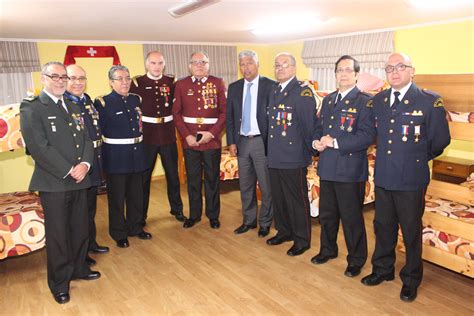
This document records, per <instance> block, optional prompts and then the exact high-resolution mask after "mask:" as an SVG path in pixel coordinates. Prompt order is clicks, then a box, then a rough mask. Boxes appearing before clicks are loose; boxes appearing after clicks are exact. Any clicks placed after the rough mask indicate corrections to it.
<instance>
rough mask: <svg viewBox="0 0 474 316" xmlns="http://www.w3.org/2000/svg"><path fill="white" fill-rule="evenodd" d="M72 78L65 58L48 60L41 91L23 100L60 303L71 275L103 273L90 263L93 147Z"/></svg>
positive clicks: (24, 128) (51, 278)
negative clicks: (72, 97) (70, 95)
mask: <svg viewBox="0 0 474 316" xmlns="http://www.w3.org/2000/svg"><path fill="white" fill-rule="evenodd" d="M68 79H69V78H68V76H67V73H66V68H65V67H64V65H63V64H61V63H58V62H49V63H47V64H46V65H45V66H44V67H43V69H42V72H41V83H42V84H43V86H44V89H43V91H42V92H41V94H40V95H39V97H32V98H28V99H25V100H23V102H22V103H21V106H20V125H21V132H22V135H23V138H24V140H25V144H26V148H27V153H29V154H30V155H31V157H32V158H33V160H34V161H35V169H34V172H33V176H32V178H31V182H30V187H29V189H30V190H31V191H39V194H40V200H41V204H42V206H43V209H44V220H45V229H46V260H47V264H48V285H49V288H50V290H51V292H52V293H53V296H54V299H55V300H56V302H58V303H59V304H64V303H67V302H69V299H70V296H69V285H70V282H71V280H74V279H84V280H94V279H98V278H99V277H100V273H99V272H97V271H91V270H90V269H89V266H88V265H87V263H86V255H87V247H88V231H89V230H88V219H87V200H86V194H87V192H86V189H87V188H88V187H90V186H91V184H90V179H89V176H88V174H87V173H88V172H89V169H90V168H91V166H92V164H93V161H94V151H93V147H92V142H91V140H90V138H89V136H88V135H87V131H86V130H85V129H84V122H83V119H82V116H81V111H80V109H79V108H78V107H77V105H75V104H73V103H71V102H69V101H68V100H65V99H64V98H63V94H64V92H65V91H66V82H67V81H68Z"/></svg>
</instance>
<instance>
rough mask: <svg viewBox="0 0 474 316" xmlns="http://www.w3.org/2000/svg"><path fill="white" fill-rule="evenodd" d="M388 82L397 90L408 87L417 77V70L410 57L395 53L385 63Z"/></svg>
mask: <svg viewBox="0 0 474 316" xmlns="http://www.w3.org/2000/svg"><path fill="white" fill-rule="evenodd" d="M385 73H386V75H387V81H388V83H389V84H390V86H391V87H392V88H393V89H395V90H400V89H402V88H403V87H405V86H407V85H408V84H409V83H410V82H411V81H412V79H413V76H414V75H415V68H414V67H413V64H412V62H411V58H410V56H408V55H407V54H404V53H393V54H391V55H390V56H389V57H388V60H387V62H386V63H385Z"/></svg>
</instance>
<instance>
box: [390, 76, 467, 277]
mask: <svg viewBox="0 0 474 316" xmlns="http://www.w3.org/2000/svg"><path fill="white" fill-rule="evenodd" d="M415 82H416V83H417V85H418V86H419V87H422V88H426V89H429V90H433V91H436V92H437V93H439V94H440V95H441V96H442V97H443V99H444V103H445V108H446V110H447V111H448V113H447V114H448V120H449V121H450V122H449V128H450V133H451V138H452V139H453V140H462V141H467V142H471V143H472V142H474V124H472V123H473V121H472V120H471V119H469V118H471V117H472V115H473V113H474V74H461V75H417V76H416V77H415ZM462 117H464V118H465V119H464V120H461V119H460V118H462ZM453 118H454V119H453ZM471 148H472V146H471ZM472 178H473V177H470V179H467V180H468V181H466V182H464V183H462V184H460V185H458V184H452V183H447V182H442V181H438V180H431V182H430V184H429V186H428V188H427V194H426V205H425V213H424V215H423V220H422V221H423V259H424V260H426V261H429V262H432V263H435V264H438V265H440V266H442V267H445V268H447V269H450V270H452V271H455V272H458V273H460V274H462V275H465V276H468V277H471V278H474V261H473V260H474V181H473V179H472ZM399 241H400V242H399V243H398V247H399V250H401V251H404V247H403V240H402V237H401V234H399Z"/></svg>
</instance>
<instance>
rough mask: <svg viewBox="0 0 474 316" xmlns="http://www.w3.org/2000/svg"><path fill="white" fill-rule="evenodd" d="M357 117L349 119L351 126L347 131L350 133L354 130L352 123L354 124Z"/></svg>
mask: <svg viewBox="0 0 474 316" xmlns="http://www.w3.org/2000/svg"><path fill="white" fill-rule="evenodd" d="M354 121H355V118H353V117H351V118H350V119H349V127H348V128H347V131H348V132H349V133H350V132H352V124H354Z"/></svg>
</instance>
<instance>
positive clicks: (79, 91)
mask: <svg viewBox="0 0 474 316" xmlns="http://www.w3.org/2000/svg"><path fill="white" fill-rule="evenodd" d="M66 71H67V76H68V77H69V81H68V82H67V87H66V91H67V92H69V93H70V94H72V95H75V96H76V97H82V95H83V94H84V91H85V90H86V83H87V77H86V71H85V70H84V68H82V67H81V66H79V65H76V64H73V65H69V66H67V67H66Z"/></svg>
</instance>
